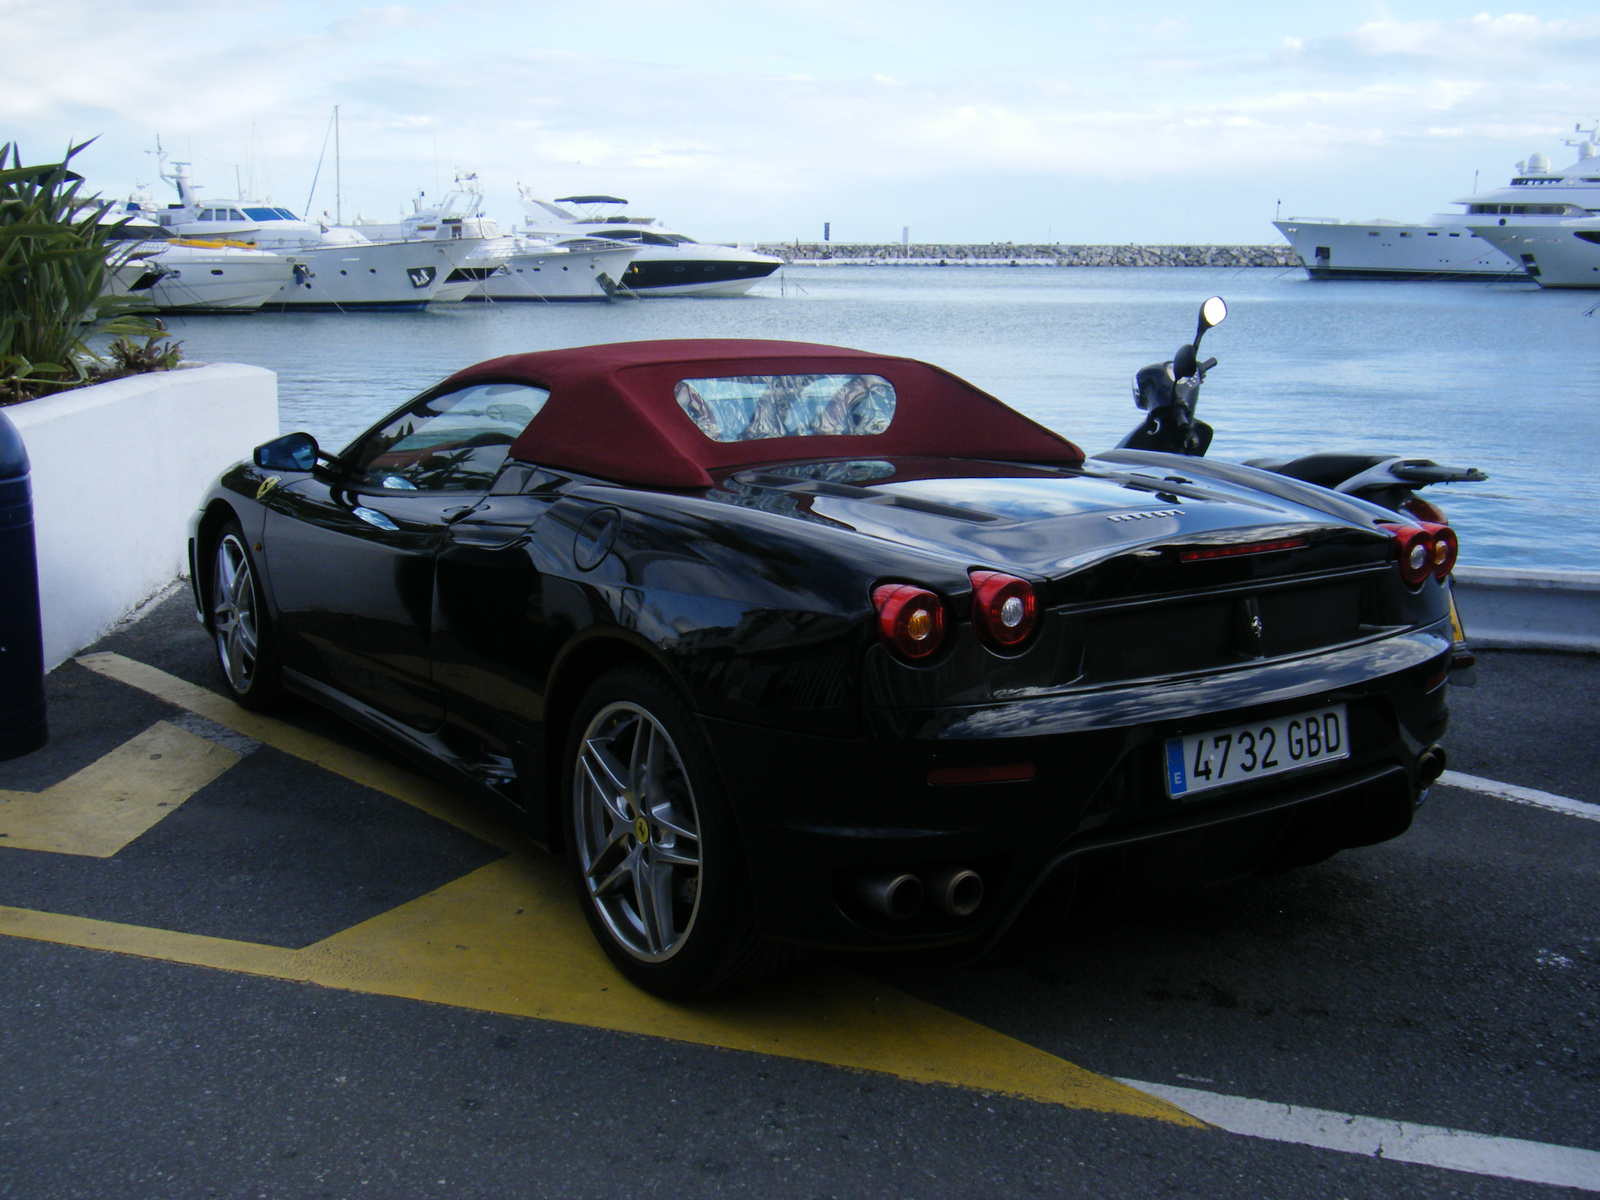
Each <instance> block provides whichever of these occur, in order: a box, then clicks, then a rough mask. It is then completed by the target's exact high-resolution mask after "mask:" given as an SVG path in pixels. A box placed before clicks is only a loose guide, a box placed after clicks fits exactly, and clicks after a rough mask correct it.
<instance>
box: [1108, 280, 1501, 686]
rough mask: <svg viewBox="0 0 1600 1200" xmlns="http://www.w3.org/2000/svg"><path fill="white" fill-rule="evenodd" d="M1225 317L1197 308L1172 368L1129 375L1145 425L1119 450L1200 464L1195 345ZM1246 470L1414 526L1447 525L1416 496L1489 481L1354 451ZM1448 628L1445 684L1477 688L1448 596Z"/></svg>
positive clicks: (1470, 472)
mask: <svg viewBox="0 0 1600 1200" xmlns="http://www.w3.org/2000/svg"><path fill="white" fill-rule="evenodd" d="M1227 315H1228V306H1227V304H1225V303H1224V302H1223V299H1222V297H1221V296H1212V297H1211V298H1210V299H1208V300H1207V301H1206V302H1205V303H1204V304H1202V305H1201V306H1200V320H1199V323H1198V324H1197V326H1196V328H1195V334H1194V341H1192V342H1189V343H1187V344H1185V345H1182V346H1179V347H1178V351H1177V353H1176V354H1174V355H1173V356H1172V359H1171V360H1170V361H1168V362H1160V363H1151V364H1150V365H1149V366H1147V367H1140V368H1139V370H1138V371H1137V372H1136V373H1135V374H1134V377H1133V401H1134V403H1135V404H1137V405H1138V406H1139V408H1140V409H1142V410H1143V411H1144V413H1145V418H1144V420H1143V421H1141V422H1140V423H1139V424H1138V425H1137V426H1136V427H1135V428H1134V429H1133V430H1132V432H1130V433H1129V434H1128V435H1127V436H1126V437H1125V438H1123V439H1122V440H1121V441H1120V442H1118V443H1117V447H1118V449H1125V450H1157V451H1162V452H1165V453H1168V454H1185V455H1189V456H1191V457H1199V456H1202V455H1204V454H1205V452H1206V451H1207V450H1208V449H1209V448H1210V446H1211V439H1212V435H1213V432H1214V431H1213V429H1212V427H1211V426H1210V425H1208V424H1206V423H1205V422H1204V421H1202V420H1200V419H1199V418H1198V417H1197V416H1196V415H1195V408H1196V406H1197V404H1198V402H1199V398H1200V385H1201V384H1202V383H1204V382H1205V377H1206V372H1208V371H1210V370H1211V369H1212V368H1213V367H1215V366H1216V365H1217V360H1216V359H1215V358H1208V359H1206V360H1205V361H1203V362H1202V361H1201V360H1200V356H1199V349H1200V341H1201V339H1202V338H1203V337H1205V335H1206V331H1207V330H1210V329H1213V328H1215V327H1216V326H1218V325H1220V324H1222V322H1223V320H1224V319H1226V317H1227ZM1244 465H1245V466H1247V467H1255V468H1257V469H1258V470H1262V471H1271V472H1273V473H1274V474H1277V475H1284V476H1287V477H1289V478H1290V479H1298V480H1300V481H1302V482H1304V483H1310V484H1315V485H1317V486H1319V487H1325V488H1329V489H1330V490H1332V491H1335V492H1339V493H1342V494H1343V495H1346V496H1354V497H1356V498H1357V499H1360V500H1365V501H1367V502H1369V503H1371V504H1376V505H1379V506H1380V507H1382V508H1386V509H1388V510H1389V511H1390V512H1396V513H1405V514H1406V515H1407V516H1410V517H1413V518H1415V519H1416V520H1418V521H1422V522H1428V523H1433V524H1437V525H1445V524H1446V521H1445V515H1444V512H1443V510H1442V509H1440V508H1439V507H1438V506H1437V505H1435V504H1434V503H1433V502H1432V501H1430V500H1425V499H1423V498H1422V497H1421V496H1419V495H1417V492H1418V490H1420V489H1421V488H1424V487H1427V486H1429V485H1431V484H1435V483H1481V482H1482V481H1483V480H1485V479H1487V478H1489V477H1488V476H1487V475H1485V474H1484V473H1483V472H1482V471H1480V470H1478V469H1477V468H1476V467H1452V466H1443V465H1441V464H1439V463H1436V462H1434V461H1433V460H1432V459H1427V458H1406V457H1403V456H1400V455H1393V454H1366V453H1359V452H1338V451H1334V452H1319V453H1316V454H1306V455H1302V456H1300V457H1298V458H1252V459H1246V460H1245V463H1244ZM1450 621H1451V624H1452V625H1453V626H1454V634H1455V655H1454V657H1453V658H1452V660H1451V671H1450V680H1451V682H1452V683H1455V684H1458V685H1463V686H1470V685H1471V684H1472V683H1474V682H1476V680H1475V672H1474V665H1475V662H1476V658H1475V656H1474V654H1473V652H1472V650H1471V648H1470V647H1469V646H1468V644H1467V640H1466V634H1465V631H1464V630H1463V629H1462V626H1461V619H1460V616H1459V615H1458V613H1457V610H1456V603H1455V596H1454V594H1453V593H1452V595H1451V598H1450Z"/></svg>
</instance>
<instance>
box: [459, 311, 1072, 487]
mask: <svg viewBox="0 0 1600 1200" xmlns="http://www.w3.org/2000/svg"><path fill="white" fill-rule="evenodd" d="M764 375H876V376H881V377H883V378H884V379H887V380H888V381H889V382H890V383H891V384H892V385H893V387H894V391H895V396H896V399H895V405H894V416H893V419H892V420H891V421H890V422H889V425H888V427H887V428H886V429H884V430H883V432H881V433H870V434H862V433H850V434H840V433H814V434H809V435H804V436H779V437H762V438H758V439H756V440H737V441H716V440H713V438H711V437H709V436H707V435H706V434H705V433H703V432H702V431H701V428H700V426H699V425H697V424H696V423H695V421H694V420H693V419H691V417H690V416H689V414H688V413H687V412H685V411H684V409H683V408H682V407H681V406H680V405H679V403H678V401H677V400H676V399H674V395H673V393H674V388H676V387H677V385H678V384H679V383H680V382H682V381H683V380H686V379H724V378H731V377H750V376H764ZM490 381H509V382H517V383H527V384H533V385H535V386H538V387H543V388H548V389H549V391H550V399H549V400H548V401H547V402H546V403H545V405H544V407H543V408H542V409H540V411H539V413H538V415H536V416H535V417H534V418H533V420H532V421H531V422H529V424H528V427H527V428H526V429H525V430H524V431H523V432H522V435H521V436H520V437H518V438H517V440H516V441H515V442H514V443H513V444H512V447H511V457H513V458H517V459H521V460H523V461H525V462H535V463H540V464H543V465H545V466H551V467H557V468H561V469H565V470H570V471H576V472H580V473H582V474H585V475H597V476H599V477H601V478H603V479H615V480H618V481H620V482H624V483H632V484H639V485H643V486H648V487H677V488H697V487H707V486H709V485H710V483H711V476H710V472H711V471H721V470H727V469H729V468H733V467H744V466H754V465H756V464H758V463H773V462H786V461H791V460H794V459H815V458H853V457H857V456H860V455H872V456H874V457H877V456H882V455H926V456H931V457H941V458H985V459H998V460H1001V461H1004V462H1029V463H1055V464H1074V465H1075V464H1077V463H1080V462H1082V461H1083V451H1082V450H1080V449H1078V447H1077V446H1075V445H1073V444H1072V443H1071V442H1069V441H1067V439H1066V438H1063V437H1061V436H1059V435H1058V434H1055V433H1052V432H1051V431H1050V430H1048V429H1046V428H1045V427H1044V426H1042V425H1039V424H1036V423H1035V422H1033V421H1030V420H1029V419H1028V418H1027V417H1024V416H1023V415H1022V414H1021V413H1018V412H1015V411H1014V410H1012V409H1010V408H1007V407H1006V406H1005V405H1004V404H1002V403H1001V402H1000V401H999V400H996V399H995V398H994V397H993V396H991V395H989V394H988V393H987V392H983V391H980V390H978V389H977V388H975V387H973V386H972V385H971V384H970V383H967V382H966V381H964V380H962V379H958V378H957V377H956V376H954V375H951V374H950V373H949V372H947V371H941V370H940V369H939V368H938V367H934V366H930V365H929V364H927V363H924V362H918V361H917V360H915V359H910V358H894V357H888V356H885V355H881V354H869V353H867V352H866V351H863V350H849V349H845V348H843V347H840V346H820V345H813V344H810V343H807V342H775V341H753V340H733V339H711V338H706V339H684V340H679V341H660V342H617V343H613V344H610V345H604V346H578V347H574V348H572V349H567V350H543V351H539V352H537V353H534V354H512V355H507V356H506V357H504V358H495V359H490V360H489V361H488V362H481V363H478V364H477V365H476V366H472V367H468V368H466V370H464V371H458V372H456V374H454V375H452V376H451V377H450V378H449V379H447V380H446V381H445V382H444V383H443V384H442V385H441V389H442V390H453V389H454V388H456V387H458V386H460V385H462V384H466V383H487V382H490Z"/></svg>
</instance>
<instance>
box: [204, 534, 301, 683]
mask: <svg viewBox="0 0 1600 1200" xmlns="http://www.w3.org/2000/svg"><path fill="white" fill-rule="evenodd" d="M210 601H211V628H212V632H213V634H214V636H215V639H216V646H217V664H218V666H220V667H221V668H222V679H223V682H224V683H226V684H227V685H228V691H229V692H230V693H231V694H232V695H233V698H234V699H235V700H237V701H238V702H239V703H240V704H242V705H244V706H245V707H246V708H255V709H261V708H267V707H270V706H271V705H272V704H274V703H276V702H277V701H278V699H279V698H280V697H281V696H282V695H283V671H282V668H281V666H280V664H279V660H278V647H277V640H276V637H275V635H274V633H273V629H272V622H271V619H270V618H269V617H268V616H267V607H266V604H265V603H264V602H263V601H262V599H261V587H260V584H259V583H258V581H257V579H256V570H255V562H254V561H253V560H252V559H251V557H250V551H249V550H248V549H246V548H245V542H244V532H243V531H242V530H241V529H240V528H239V526H238V524H237V523H236V522H233V521H230V522H228V524H226V525H224V526H223V527H222V532H221V534H220V536H218V538H217V544H216V548H215V549H214V550H213V551H212V556H211V591H210Z"/></svg>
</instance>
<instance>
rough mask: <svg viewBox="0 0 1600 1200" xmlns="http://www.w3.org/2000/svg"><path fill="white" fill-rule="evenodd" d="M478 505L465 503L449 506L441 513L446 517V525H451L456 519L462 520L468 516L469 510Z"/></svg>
mask: <svg viewBox="0 0 1600 1200" xmlns="http://www.w3.org/2000/svg"><path fill="white" fill-rule="evenodd" d="M477 507H478V506H477V505H476V504H463V505H461V506H460V507H459V508H447V509H445V510H444V511H443V512H442V513H440V514H439V515H440V516H441V517H443V518H444V523H445V524H446V525H451V524H454V523H455V522H456V521H459V520H461V518H462V517H464V516H466V515H467V514H468V513H469V512H471V511H472V510H473V509H475V508H477Z"/></svg>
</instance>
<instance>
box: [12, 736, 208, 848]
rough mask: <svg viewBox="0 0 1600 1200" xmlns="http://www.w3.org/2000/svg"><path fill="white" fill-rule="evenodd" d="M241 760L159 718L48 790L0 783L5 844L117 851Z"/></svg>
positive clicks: (17, 846) (15, 846)
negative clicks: (23, 789) (19, 789)
mask: <svg viewBox="0 0 1600 1200" xmlns="http://www.w3.org/2000/svg"><path fill="white" fill-rule="evenodd" d="M238 761H239V756H238V755H237V754H235V753H234V752H233V751H232V750H228V749H225V748H224V747H222V746H219V745H217V744H216V743H215V742H211V741H207V740H206V739H205V738H203V737H198V736H196V735H195V734H192V733H189V732H188V731H187V730H183V729H179V728H178V727H177V726H175V725H169V724H167V722H165V721H158V722H156V724H155V725H153V726H151V727H150V728H149V729H147V730H145V731H144V732H143V733H141V734H139V736H138V737H136V738H134V739H132V740H131V741H128V742H124V743H123V744H122V745H121V746H118V747H117V748H116V749H115V750H113V751H111V753H109V754H107V755H105V756H104V757H102V758H100V759H99V760H98V761H96V762H92V763H90V764H89V765H88V766H87V767H85V768H83V770H81V771H79V772H78V773H77V774H76V775H73V776H72V777H71V778H70V779H63V780H62V781H61V782H60V783H57V784H54V785H52V786H50V787H48V788H46V789H45V790H44V791H42V792H8V791H3V790H0V834H4V835H5V836H4V838H0V846H11V847H14V848H16V849H19V850H49V851H53V852H54V853H56V854H83V855H88V856H90V857H92V858H110V857H111V856H112V855H113V854H115V853H116V852H117V851H118V850H121V849H122V848H123V847H124V846H126V845H127V844H128V843H129V842H131V841H133V840H134V838H136V837H138V836H139V835H140V834H142V833H144V832H145V831H146V830H148V829H149V828H150V827H151V826H152V825H154V824H155V823H156V822H157V821H159V820H161V818H162V817H164V816H166V815H167V814H168V813H170V812H173V811H174V810H175V809H177V807H178V806H179V805H180V804H182V803H183V802H184V801H185V800H187V799H188V798H189V797H190V796H192V795H194V794H195V793H196V792H198V791H199V790H200V789H201V788H203V787H205V786H206V784H208V783H210V782H211V781H212V780H214V779H215V778H216V777H217V776H218V775H221V774H222V773H223V772H224V771H226V770H227V769H228V768H229V767H231V766H233V764H234V763H236V762H238Z"/></svg>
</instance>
